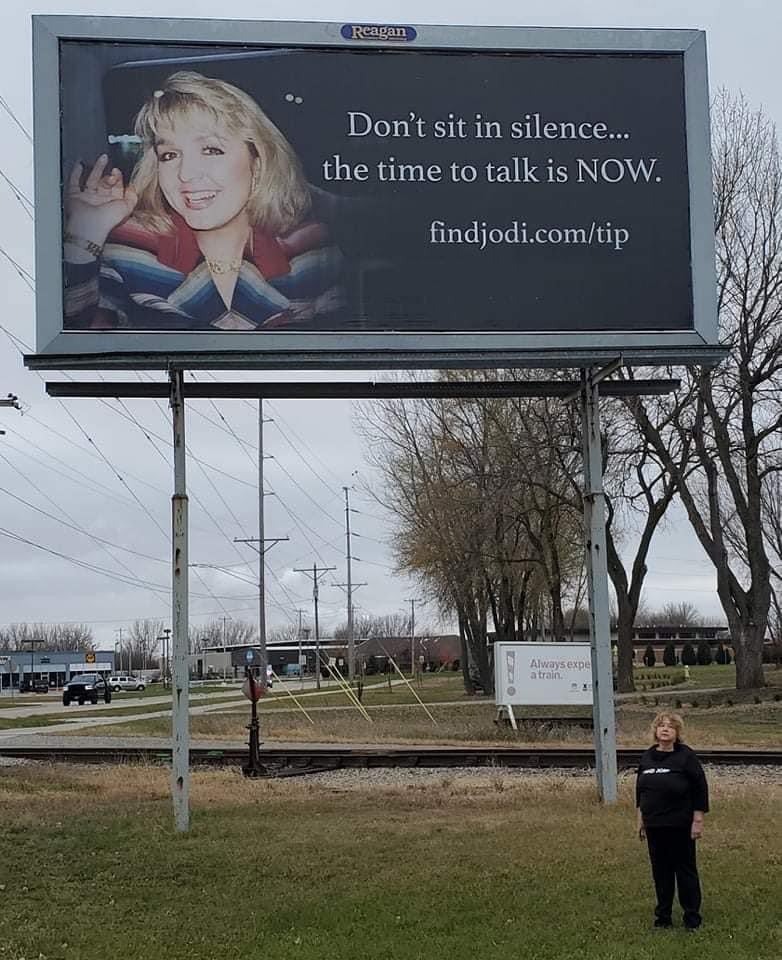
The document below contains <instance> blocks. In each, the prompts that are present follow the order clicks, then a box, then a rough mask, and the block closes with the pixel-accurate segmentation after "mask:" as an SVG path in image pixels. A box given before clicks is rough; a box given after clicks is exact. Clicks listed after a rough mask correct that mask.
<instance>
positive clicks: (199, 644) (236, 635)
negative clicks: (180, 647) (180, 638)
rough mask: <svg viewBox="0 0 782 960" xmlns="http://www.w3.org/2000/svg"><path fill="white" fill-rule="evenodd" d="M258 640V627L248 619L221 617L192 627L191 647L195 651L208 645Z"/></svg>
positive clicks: (242, 643)
mask: <svg viewBox="0 0 782 960" xmlns="http://www.w3.org/2000/svg"><path fill="white" fill-rule="evenodd" d="M257 642H258V627H257V626H256V624H254V623H250V621H248V620H234V619H233V617H221V618H220V619H219V620H209V621H208V622H207V623H204V624H200V625H194V626H191V627H190V649H191V650H192V651H193V653H197V652H199V651H201V650H204V649H205V648H206V647H220V646H226V647H236V646H244V645H249V644H253V643H257Z"/></svg>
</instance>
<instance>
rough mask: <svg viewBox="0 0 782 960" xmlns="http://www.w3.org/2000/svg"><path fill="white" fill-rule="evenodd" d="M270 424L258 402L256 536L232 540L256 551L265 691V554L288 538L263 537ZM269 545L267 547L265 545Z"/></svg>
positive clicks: (260, 400) (259, 630) (259, 638)
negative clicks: (266, 436)
mask: <svg viewBox="0 0 782 960" xmlns="http://www.w3.org/2000/svg"><path fill="white" fill-rule="evenodd" d="M264 423H271V420H266V421H264V419H263V398H261V399H259V400H258V536H257V537H245V538H239V537H235V538H234V543H249V544H251V545H252V546H253V547H254V548H255V549H256V550H257V551H258V648H259V650H260V653H261V658H260V659H261V664H260V669H261V677H260V682H261V684H262V689H263V690H265V689H266V680H267V677H266V665H267V662H268V660H267V655H266V569H265V566H264V565H265V563H266V552H267V551H268V550H271V548H272V547H273V546H274V545H275V544H276V543H281V542H282V541H283V540H287V539H288V537H264V532H265V530H264V509H263V498H264V497H265V496H266V493H265V492H264V489H263V461H264V459H265V458H264V455H263V425H264ZM267 543H268V544H269V546H268V547H267V546H266V544H267Z"/></svg>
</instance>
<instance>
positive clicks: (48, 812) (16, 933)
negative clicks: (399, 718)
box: [0, 767, 782, 960]
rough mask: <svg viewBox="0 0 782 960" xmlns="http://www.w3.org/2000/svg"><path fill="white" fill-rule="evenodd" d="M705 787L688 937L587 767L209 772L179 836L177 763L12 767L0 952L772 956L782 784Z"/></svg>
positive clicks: (630, 821) (322, 959)
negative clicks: (523, 772)
mask: <svg viewBox="0 0 782 960" xmlns="http://www.w3.org/2000/svg"><path fill="white" fill-rule="evenodd" d="M712 795H713V806H714V809H715V813H714V814H713V815H711V816H710V817H709V819H708V822H707V832H706V838H705V839H704V840H703V841H702V842H701V844H700V848H699V849H700V866H701V876H702V881H703V885H704V891H705V900H704V917H705V925H704V928H703V930H702V931H701V932H700V933H699V934H698V936H697V937H687V936H686V935H685V934H684V933H683V932H682V930H681V929H680V928H679V929H674V930H672V931H665V932H662V931H652V930H651V929H650V923H651V919H652V907H653V899H652V884H651V878H650V875H649V867H648V863H647V860H646V854H645V849H644V847H643V846H642V845H641V844H639V843H638V840H637V839H636V838H635V832H634V812H633V809H632V801H631V783H630V782H629V781H625V782H623V783H622V785H621V799H620V803H619V804H618V805H617V806H615V807H611V808H605V807H601V806H600V805H599V804H597V803H596V801H595V797H594V788H593V785H592V781H591V779H590V780H586V779H585V780H573V779H571V778H565V777H555V776H546V777H543V778H541V779H539V780H530V779H527V780H516V779H515V778H512V777H511V776H510V775H507V774H503V773H502V772H501V771H494V772H489V773H487V774H486V775H482V776H481V777H480V778H476V779H474V780H473V781H471V782H469V781H463V780H460V779H459V778H457V777H455V776H453V775H450V774H448V773H444V774H443V775H442V776H441V777H437V778H434V779H432V780H430V781H428V782H427V784H426V785H416V784H414V783H407V784H402V785H400V786H395V787H386V788H368V787H367V788H347V787H343V788H338V787H334V786H331V787H328V786H321V785H319V784H318V782H317V781H314V780H312V779H308V778H302V779H297V780H290V781H281V782H273V781H272V782H248V781H243V779H242V778H241V776H238V775H236V774H232V773H228V772H219V773H217V772H214V773H197V774H195V775H194V777H193V789H192V801H193V816H192V830H191V832H190V833H189V834H188V835H185V836H176V835H175V834H174V833H173V830H172V817H171V810H170V800H169V799H168V775H167V773H166V771H164V770H159V769H155V768H145V767H124V768H121V769H113V770H112V769H111V768H108V769H106V768H104V769H100V770H95V769H87V768H70V769H67V770H66V769H64V768H57V767H32V768H21V769H20V768H15V769H13V770H7V769H6V770H0V812H2V817H1V818H0V824H1V826H0V840H1V841H2V848H3V857H2V860H1V861H0V883H2V885H3V891H2V902H3V909H2V912H1V913H0V956H1V957H9V958H14V960H20V958H22V957H25V958H40V957H43V958H46V960H66V958H71V957H77V958H79V960H105V958H107V957H113V956H121V957H122V958H123V960H149V958H153V957H161V956H165V957H166V958H167V960H235V958H238V957H241V958H264V960H294V958H295V960H359V958H360V960H366V958H371V960H475V958H476V957H477V956H480V957H481V958H485V960H507V958H508V957H516V958H525V960H696V958H697V960H778V958H779V957H780V956H781V955H782V923H781V922H780V914H779V872H780V865H782V834H780V831H779V829H778V822H777V818H776V816H775V814H776V811H778V809H779V804H780V801H782V788H780V786H779V785H776V786H774V785H769V784H759V785H757V786H753V788H752V789H751V790H748V789H746V788H743V787H736V786H731V785H730V784H729V783H727V782H726V783H724V784H721V782H720V781H719V780H717V779H716V778H715V780H714V781H713V782H712ZM677 912H678V911H677ZM677 919H678V918H677Z"/></svg>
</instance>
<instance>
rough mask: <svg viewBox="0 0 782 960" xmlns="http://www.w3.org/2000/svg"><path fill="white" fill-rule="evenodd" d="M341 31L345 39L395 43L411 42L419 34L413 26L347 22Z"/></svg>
mask: <svg viewBox="0 0 782 960" xmlns="http://www.w3.org/2000/svg"><path fill="white" fill-rule="evenodd" d="M341 33H342V36H343V37H344V38H345V40H392V41H394V42H395V43H409V42H410V41H411V40H415V38H416V37H417V36H418V34H417V33H416V32H415V29H414V28H413V27H387V26H381V25H379V24H372V23H369V24H366V23H346V24H345V25H344V27H343V28H342V30H341Z"/></svg>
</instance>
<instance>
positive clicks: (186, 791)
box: [169, 369, 190, 833]
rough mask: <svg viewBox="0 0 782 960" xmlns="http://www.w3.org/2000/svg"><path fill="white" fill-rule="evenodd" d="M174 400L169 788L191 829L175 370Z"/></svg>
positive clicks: (180, 412)
mask: <svg viewBox="0 0 782 960" xmlns="http://www.w3.org/2000/svg"><path fill="white" fill-rule="evenodd" d="M169 377H170V386H171V394H170V403H171V414H172V421H173V430H174V495H173V497H172V498H171V522H172V544H171V546H172V551H173V554H172V558H173V563H172V578H173V583H172V610H171V625H172V628H173V630H172V632H173V638H172V639H173V643H172V647H173V649H172V661H173V670H172V681H173V683H172V686H173V691H172V705H171V714H172V738H173V739H172V744H171V791H172V796H173V801H174V821H175V825H176V830H177V832H179V833H186V832H187V830H188V829H189V827H190V717H189V714H188V709H189V700H190V695H189V684H190V676H189V656H188V652H189V651H188V518H187V507H188V504H187V485H186V478H185V399H184V372H183V371H182V370H181V369H172V370H171V371H170V374H169Z"/></svg>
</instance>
